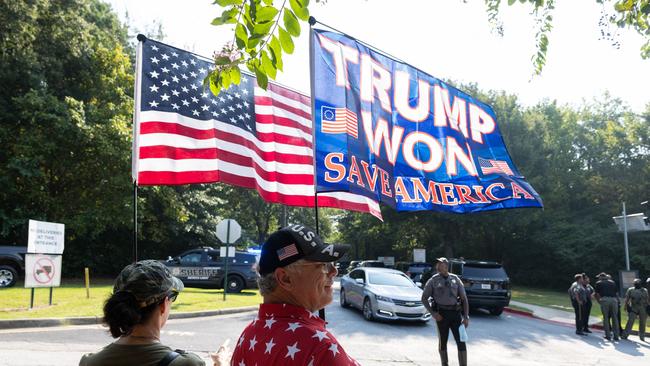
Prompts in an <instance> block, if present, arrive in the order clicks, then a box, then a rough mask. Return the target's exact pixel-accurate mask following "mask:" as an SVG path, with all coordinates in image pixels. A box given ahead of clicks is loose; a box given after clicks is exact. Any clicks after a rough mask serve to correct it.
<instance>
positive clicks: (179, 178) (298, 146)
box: [134, 84, 381, 219]
mask: <svg viewBox="0 0 650 366" xmlns="http://www.w3.org/2000/svg"><path fill="white" fill-rule="evenodd" d="M255 112H256V116H255V118H256V129H257V137H256V136H255V134H253V133H251V132H249V131H248V130H245V129H242V128H239V127H236V126H233V125H231V124H228V123H223V122H220V121H218V120H214V119H213V120H211V121H204V120H198V119H194V118H190V117H185V116H182V115H179V114H176V113H170V112H158V111H139V112H138V113H136V118H137V120H138V121H137V128H138V129H137V130H136V131H137V132H138V133H137V135H136V136H135V137H136V138H135V142H136V146H135V148H136V149H137V154H135V156H137V164H135V165H134V167H135V170H136V172H135V173H136V176H137V184H138V185H178V184H192V183H212V182H222V183H226V184H232V185H236V186H240V187H246V188H254V189H256V190H257V191H258V192H259V194H260V195H261V196H262V198H264V200H266V201H268V202H274V203H282V204H285V205H289V206H302V207H313V206H314V166H313V164H314V161H313V159H314V152H313V139H312V122H311V101H310V99H309V97H307V96H305V95H302V94H299V93H297V92H294V91H292V90H289V89H286V88H283V87H281V86H279V85H276V84H269V87H268V90H266V91H265V90H262V89H260V88H255ZM355 117H356V116H355ZM318 206H320V207H334V208H341V209H345V210H353V211H361V212H368V213H371V214H372V215H374V216H376V217H378V218H380V219H381V211H380V209H379V204H378V203H377V202H375V201H373V200H371V199H369V198H366V197H364V196H360V195H355V194H351V193H347V192H335V193H334V192H333V193H319V194H318Z"/></svg>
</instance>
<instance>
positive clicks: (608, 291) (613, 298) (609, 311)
mask: <svg viewBox="0 0 650 366" xmlns="http://www.w3.org/2000/svg"><path fill="white" fill-rule="evenodd" d="M594 291H595V296H596V300H597V301H598V303H599V304H600V310H601V311H602V313H603V325H604V327H605V338H607V339H608V340H610V341H611V340H612V330H611V329H610V322H609V320H610V318H611V319H612V324H614V326H613V328H614V329H613V330H614V340H615V341H618V339H619V328H618V327H617V326H616V325H617V324H618V322H619V319H618V311H617V308H618V287H617V286H616V283H614V281H612V280H611V279H609V278H607V274H605V273H600V274H599V275H598V282H596V286H595V287H594Z"/></svg>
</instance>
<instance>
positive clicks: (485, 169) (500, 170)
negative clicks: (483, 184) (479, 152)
mask: <svg viewBox="0 0 650 366" xmlns="http://www.w3.org/2000/svg"><path fill="white" fill-rule="evenodd" d="M478 164H479V165H480V166H481V172H482V173H483V174H506V175H515V174H514V173H513V172H512V169H510V166H509V165H508V163H507V162H505V161H503V160H491V159H483V158H481V157H479V158H478Z"/></svg>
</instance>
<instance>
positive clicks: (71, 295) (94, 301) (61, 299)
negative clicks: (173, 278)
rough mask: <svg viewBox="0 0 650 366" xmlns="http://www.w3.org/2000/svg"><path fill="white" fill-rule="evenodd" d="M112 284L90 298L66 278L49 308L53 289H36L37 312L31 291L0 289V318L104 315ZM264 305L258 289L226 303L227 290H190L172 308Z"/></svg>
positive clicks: (101, 285)
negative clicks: (224, 297)
mask: <svg viewBox="0 0 650 366" xmlns="http://www.w3.org/2000/svg"><path fill="white" fill-rule="evenodd" d="M112 283H113V281H112V280H96V281H93V282H91V286H90V298H89V299H88V298H86V288H85V286H84V284H83V281H81V280H65V279H62V280H61V287H57V288H54V292H53V297H52V306H48V302H49V296H50V290H49V288H37V289H35V293H34V308H33V309H29V300H30V294H31V289H26V288H23V284H22V283H17V284H16V286H14V287H12V288H8V289H0V319H23V318H65V317H78V316H102V307H103V305H104V301H105V300H106V298H107V297H108V296H109V295H110V293H111V291H112V287H113V285H112ZM261 302H262V297H261V296H260V295H259V292H258V291H257V290H245V291H242V292H241V293H239V294H227V295H226V301H225V302H224V301H223V290H207V289H198V288H186V289H185V290H184V291H183V292H181V294H180V295H179V296H178V299H177V300H176V301H175V302H174V304H173V305H172V313H173V312H186V311H199V310H216V309H224V308H236V307H242V306H251V305H257V304H259V303H261Z"/></svg>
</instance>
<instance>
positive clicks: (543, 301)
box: [512, 286, 639, 330]
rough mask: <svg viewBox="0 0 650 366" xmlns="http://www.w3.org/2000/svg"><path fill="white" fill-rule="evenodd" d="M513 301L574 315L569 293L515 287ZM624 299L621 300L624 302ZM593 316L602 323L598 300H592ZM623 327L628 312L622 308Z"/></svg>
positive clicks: (636, 324)
mask: <svg viewBox="0 0 650 366" xmlns="http://www.w3.org/2000/svg"><path fill="white" fill-rule="evenodd" d="M512 299H513V300H515V301H519V302H523V303H526V304H532V305H538V306H545V307H549V308H553V309H558V310H565V311H568V312H571V313H572V314H573V307H572V306H571V300H569V295H568V294H567V292H563V291H553V290H542V289H536V288H530V287H519V286H515V287H513V288H512ZM622 300H623V299H621V301H622ZM592 303H593V305H592V307H591V316H595V317H597V318H598V319H600V321H601V322H602V319H603V313H602V312H601V311H600V305H599V304H598V302H596V299H592ZM621 318H622V320H621V325H622V326H623V328H625V324H626V323H627V312H626V311H625V310H624V309H623V307H622V306H621ZM632 329H634V330H638V329H639V323H638V320H637V321H636V322H635V323H634V327H633V328H632Z"/></svg>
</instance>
